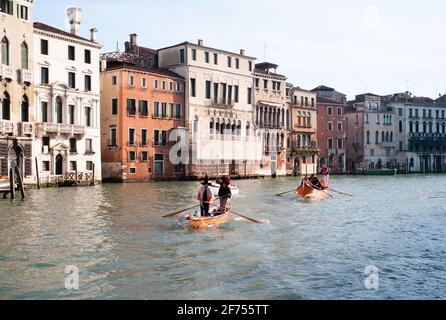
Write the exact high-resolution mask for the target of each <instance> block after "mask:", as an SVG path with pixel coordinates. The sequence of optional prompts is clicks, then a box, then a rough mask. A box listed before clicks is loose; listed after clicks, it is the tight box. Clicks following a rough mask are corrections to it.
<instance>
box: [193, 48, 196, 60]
mask: <svg viewBox="0 0 446 320" xmlns="http://www.w3.org/2000/svg"><path fill="white" fill-rule="evenodd" d="M192 60H193V61H197V49H192Z"/></svg>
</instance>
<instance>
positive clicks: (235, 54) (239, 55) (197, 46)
mask: <svg viewBox="0 0 446 320" xmlns="http://www.w3.org/2000/svg"><path fill="white" fill-rule="evenodd" d="M179 46H192V47H196V48H202V49H209V50H214V51H219V52H222V53H226V54H230V55H232V56H237V57H242V58H247V59H250V60H256V59H257V58H255V57H250V56H246V55H242V54H239V53H235V52H230V51H226V50H221V49H217V48H211V47H206V46H202V45H199V44H196V43H192V42H188V41H185V42H181V43H178V44H175V45H173V46H168V47H165V48H161V49H158V52H159V51H161V50H166V49H171V48H175V47H179Z"/></svg>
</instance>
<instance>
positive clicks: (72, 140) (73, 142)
mask: <svg viewBox="0 0 446 320" xmlns="http://www.w3.org/2000/svg"><path fill="white" fill-rule="evenodd" d="M76 152H77V139H76V138H70V153H76Z"/></svg>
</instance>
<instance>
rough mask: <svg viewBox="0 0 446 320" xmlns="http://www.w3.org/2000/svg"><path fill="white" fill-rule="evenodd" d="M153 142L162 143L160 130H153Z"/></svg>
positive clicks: (156, 144)
mask: <svg viewBox="0 0 446 320" xmlns="http://www.w3.org/2000/svg"><path fill="white" fill-rule="evenodd" d="M153 144H154V145H155V146H159V144H160V132H159V130H155V131H153Z"/></svg>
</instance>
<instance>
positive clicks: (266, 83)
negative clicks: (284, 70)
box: [263, 80, 268, 90]
mask: <svg viewBox="0 0 446 320" xmlns="http://www.w3.org/2000/svg"><path fill="white" fill-rule="evenodd" d="M263 89H265V90H267V89H268V80H263Z"/></svg>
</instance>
